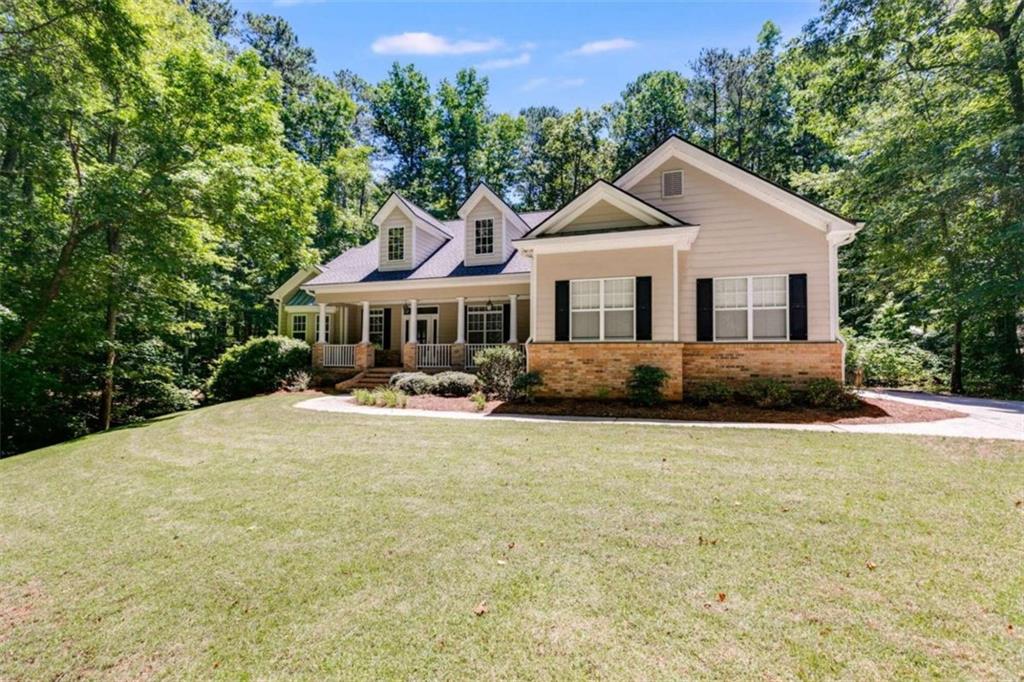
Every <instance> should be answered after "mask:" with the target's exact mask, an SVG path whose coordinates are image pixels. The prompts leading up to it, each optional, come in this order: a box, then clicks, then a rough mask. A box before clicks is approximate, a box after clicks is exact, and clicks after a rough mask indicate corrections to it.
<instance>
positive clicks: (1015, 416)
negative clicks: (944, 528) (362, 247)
mask: <svg viewBox="0 0 1024 682" xmlns="http://www.w3.org/2000/svg"><path fill="white" fill-rule="evenodd" d="M863 395H865V396H866V397H878V398H886V399H888V400H898V401H902V402H908V403H911V404H915V405H926V406H928V407H940V408H946V409H950V410H957V411H958V412H964V413H966V414H967V415H968V416H966V417H960V418H957V419H944V420H942V421H937V422H918V423H910V424H757V423H748V422H684V421H670V420H663V419H614V418H604V417H551V416H544V415H514V414H500V415H499V414H479V413H476V412H435V411H432V410H414V409H394V408H386V407H364V406H362V405H356V403H355V401H353V400H352V398H350V397H349V396H323V397H321V398H311V399H309V400H304V401H302V402H301V403H298V404H296V405H295V406H296V407H298V408H300V409H303V410H316V411H318V412H347V413H350V414H363V415H373V416H377V417H383V416H392V415H394V416H403V417H427V418H432V419H470V420H472V419H478V420H479V419H486V420H490V421H493V420H497V419H502V420H507V421H532V422H538V421H544V422H576V423H579V422H588V423H596V424H651V425H657V426H674V427H680V426H681V427H693V426H699V427H702V428H725V429H790V430H795V431H831V432H835V433H894V434H912V435H925V436H955V437H960V438H999V439H1009V440H1020V441H1024V402H1016V401H1011V400H984V399H979V398H959V397H954V396H937V395H930V394H927V393H913V392H908V391H864V392H863Z"/></svg>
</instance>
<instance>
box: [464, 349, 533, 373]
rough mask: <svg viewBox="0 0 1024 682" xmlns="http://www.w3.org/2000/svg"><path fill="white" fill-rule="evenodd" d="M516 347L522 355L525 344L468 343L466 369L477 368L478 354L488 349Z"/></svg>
mask: <svg viewBox="0 0 1024 682" xmlns="http://www.w3.org/2000/svg"><path fill="white" fill-rule="evenodd" d="M510 345H511V346H514V347H515V349H516V350H518V351H519V352H520V353H522V352H523V344H521V343H513V344H508V343H467V344H466V367H476V354H477V353H479V352H480V351H482V350H485V349H487V348H494V347H496V346H510Z"/></svg>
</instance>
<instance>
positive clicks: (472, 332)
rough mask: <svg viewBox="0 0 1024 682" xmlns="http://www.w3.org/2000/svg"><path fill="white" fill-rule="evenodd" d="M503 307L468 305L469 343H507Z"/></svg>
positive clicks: (467, 326)
mask: <svg viewBox="0 0 1024 682" xmlns="http://www.w3.org/2000/svg"><path fill="white" fill-rule="evenodd" d="M503 327H504V319H503V311H502V309H501V307H498V308H494V309H492V310H488V309H487V306H483V305H471V306H466V342H467V343H505V341H506V339H504V338H502V337H503V336H504V334H503Z"/></svg>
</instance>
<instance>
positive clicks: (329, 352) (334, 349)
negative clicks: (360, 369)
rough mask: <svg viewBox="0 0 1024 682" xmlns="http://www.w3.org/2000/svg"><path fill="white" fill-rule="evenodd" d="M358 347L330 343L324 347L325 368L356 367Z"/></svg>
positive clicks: (349, 344)
mask: <svg viewBox="0 0 1024 682" xmlns="http://www.w3.org/2000/svg"><path fill="white" fill-rule="evenodd" d="M355 366H356V347H355V344H351V343H328V344H327V345H325V346H324V367H355Z"/></svg>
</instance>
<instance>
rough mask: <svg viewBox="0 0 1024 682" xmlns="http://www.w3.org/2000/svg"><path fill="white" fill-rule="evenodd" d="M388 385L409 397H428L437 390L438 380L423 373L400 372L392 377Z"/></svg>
mask: <svg viewBox="0 0 1024 682" xmlns="http://www.w3.org/2000/svg"><path fill="white" fill-rule="evenodd" d="M388 385H389V386H391V387H392V388H395V389H397V390H399V391H402V392H403V393H406V394H408V395H427V394H428V393H434V392H435V391H436V390H437V380H436V379H435V378H434V377H433V376H432V375H430V374H424V373H423V372H399V373H397V374H395V375H393V376H392V377H391V379H390V380H389V381H388Z"/></svg>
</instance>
